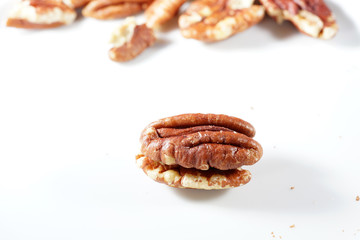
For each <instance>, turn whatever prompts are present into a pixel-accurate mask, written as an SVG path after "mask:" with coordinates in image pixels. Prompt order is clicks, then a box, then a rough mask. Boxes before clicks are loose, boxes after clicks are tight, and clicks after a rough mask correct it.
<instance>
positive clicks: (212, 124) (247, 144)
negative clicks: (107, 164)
mask: <svg viewBox="0 0 360 240" xmlns="http://www.w3.org/2000/svg"><path fill="white" fill-rule="evenodd" d="M254 135H255V130H254V127H253V126H252V125H251V124H250V123H247V122H245V121H243V120H241V119H239V118H235V117H230V116H226V115H215V114H184V115H178V116H174V117H169V118H164V119H160V120H158V121H156V122H153V123H151V124H150V125H148V126H147V127H146V128H145V129H144V130H143V132H142V134H141V137H140V141H141V154H139V155H138V156H137V157H136V161H137V164H138V166H139V167H140V168H142V169H143V171H144V172H145V173H146V174H147V175H148V176H149V177H150V178H152V179H154V180H155V181H158V182H161V183H165V184H167V185H169V186H172V187H178V188H194V189H206V190H211V189H225V188H233V187H238V186H241V185H244V184H246V183H248V182H249V181H250V178H251V174H250V172H249V171H247V170H243V169H241V167H242V166H243V165H252V164H255V163H256V162H257V161H259V159H260V158H261V156H262V147H261V145H260V144H259V143H257V142H256V141H255V140H253V139H252V138H253V137H254Z"/></svg>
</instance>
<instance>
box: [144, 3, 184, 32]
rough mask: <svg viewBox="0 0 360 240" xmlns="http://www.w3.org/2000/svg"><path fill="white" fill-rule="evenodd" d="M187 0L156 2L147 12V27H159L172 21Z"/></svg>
mask: <svg viewBox="0 0 360 240" xmlns="http://www.w3.org/2000/svg"><path fill="white" fill-rule="evenodd" d="M185 2H186V0H155V1H154V2H153V3H152V4H151V5H150V6H149V7H148V8H147V9H146V11H145V17H146V25H147V26H148V27H151V28H153V27H155V28H156V27H159V26H161V25H162V24H164V23H165V22H167V21H169V20H170V19H172V18H173V17H174V16H175V14H176V13H177V11H178V10H179V8H180V7H181V6H182V5H183V4H184V3H185Z"/></svg>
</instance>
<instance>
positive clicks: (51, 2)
mask: <svg viewBox="0 0 360 240" xmlns="http://www.w3.org/2000/svg"><path fill="white" fill-rule="evenodd" d="M75 18H76V12H75V11H74V9H72V8H70V7H68V6H67V5H65V4H64V3H63V2H62V1H61V0H23V1H20V2H19V3H17V4H16V5H15V8H14V9H13V10H12V12H11V13H10V15H9V17H8V19H7V23H6V25H7V26H8V27H17V28H29V29H32V28H37V29H42V28H55V27H59V26H62V25H68V24H71V23H72V22H74V20H75Z"/></svg>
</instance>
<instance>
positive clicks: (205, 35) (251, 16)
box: [179, 0, 265, 42]
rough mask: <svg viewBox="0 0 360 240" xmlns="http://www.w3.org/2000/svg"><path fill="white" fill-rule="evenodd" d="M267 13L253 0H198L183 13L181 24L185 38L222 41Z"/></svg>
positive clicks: (256, 21)
mask: <svg viewBox="0 0 360 240" xmlns="http://www.w3.org/2000/svg"><path fill="white" fill-rule="evenodd" d="M264 14H265V10H264V7H263V6H259V5H253V0H196V1H194V2H193V3H191V4H190V6H189V8H188V9H187V10H186V12H185V13H184V14H182V15H181V16H180V18H179V27H180V30H181V34H182V35H183V36H184V37H185V38H193V39H197V40H202V41H209V42H211V41H219V40H224V39H226V38H229V37H230V36H232V35H234V34H236V33H238V32H242V31H244V30H246V29H248V28H249V27H251V26H253V25H254V24H256V23H258V22H260V21H261V20H262V19H263V17H264Z"/></svg>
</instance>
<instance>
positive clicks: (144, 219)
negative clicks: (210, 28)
mask: <svg viewBox="0 0 360 240" xmlns="http://www.w3.org/2000/svg"><path fill="white" fill-rule="evenodd" d="M328 2H329V1H328ZM11 4H12V1H10V0H6V1H5V0H2V1H1V3H0V16H1V17H2V19H1V20H2V21H4V19H5V18H4V16H5V14H6V13H7V12H8V10H9V9H10V6H11ZM329 6H330V7H331V8H332V9H333V11H334V13H335V15H336V16H337V19H338V23H339V26H340V32H339V34H338V36H337V37H336V38H335V39H333V40H331V41H322V40H316V39H312V38H310V37H307V36H304V35H302V34H300V33H298V32H297V31H296V30H295V28H294V27H293V26H292V25H291V24H284V25H283V26H277V25H276V24H275V23H274V22H273V21H272V20H271V19H266V20H264V21H263V22H262V23H260V24H259V25H257V26H255V27H253V28H251V29H250V30H248V31H246V32H244V33H242V34H238V35H236V36H235V37H232V38H231V39H228V40H226V41H223V42H220V43H215V44H203V43H200V42H197V41H194V40H186V39H183V38H182V37H181V36H180V33H179V31H178V30H176V29H174V28H171V27H169V28H168V31H167V32H166V33H164V34H162V35H161V37H162V39H161V40H160V41H159V42H158V43H157V44H156V45H155V46H154V47H153V48H151V49H149V50H147V51H146V52H145V53H143V54H142V55H141V56H140V57H139V58H137V59H136V60H134V61H132V62H129V63H125V64H118V63H114V62H112V61H110V60H109V59H108V57H107V51H108V49H109V48H110V47H111V46H110V45H108V40H109V38H110V35H111V32H112V30H113V29H114V28H115V27H116V26H117V25H118V23H119V22H120V21H109V22H102V21H97V20H93V19H79V20H78V21H77V22H76V23H75V24H73V25H72V26H69V27H63V28H59V29H53V30H45V31H27V30H19V29H11V28H5V27H4V26H3V25H2V26H1V27H0V239H1V240H15V239H16V240H20V239H22V240H32V239H34V240H35V239H36V240H40V239H77V240H78V239H86V240H91V239H106V240H110V239H135V238H137V239H157V240H158V239H194V238H195V237H197V238H198V239H205V238H206V239H261V240H263V239H280V236H281V237H282V239H284V240H286V239H299V240H304V239H316V240H318V239H342V240H343V239H360V202H357V201H355V198H356V196H357V195H360V174H359V172H360V150H359V144H360V127H359V123H360V94H359V92H360V84H359V82H360V61H359V59H360V48H359V47H360V33H359V26H360V17H359V9H360V4H359V2H358V1H355V0H342V1H340V0H337V1H335V0H333V1H331V2H329ZM174 23H175V22H174ZM174 23H173V25H175V24H174ZM2 24H3V22H2ZM188 112H202V113H224V114H229V115H232V116H237V117H240V118H243V119H244V120H247V121H249V122H251V123H252V124H253V125H254V126H255V128H256V130H257V135H256V136H255V139H256V140H257V141H258V142H260V143H261V144H262V146H263V148H264V156H263V158H262V159H261V160H260V162H259V163H258V164H256V165H254V166H250V167H247V169H249V170H250V171H251V172H252V174H253V178H252V180H251V181H250V183H249V184H247V185H246V186H244V187H242V188H237V189H233V190H227V191H196V190H177V189H173V188H170V187H167V186H165V185H162V184H158V183H156V182H154V181H152V180H151V179H150V178H148V177H147V176H145V174H144V173H143V172H142V171H141V170H140V169H138V168H137V167H136V165H135V160H134V156H135V155H136V154H137V153H138V151H139V142H138V138H139V135H140V132H141V130H142V129H143V128H144V127H145V126H146V125H147V124H148V123H150V122H152V121H155V120H157V119H159V118H162V117H167V116H172V115H176V114H181V113H188ZM291 186H294V187H295V189H294V190H290V187H291ZM292 224H295V228H290V227H289V226H290V225H292ZM271 232H273V233H274V234H275V238H273V237H272V234H271Z"/></svg>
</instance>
